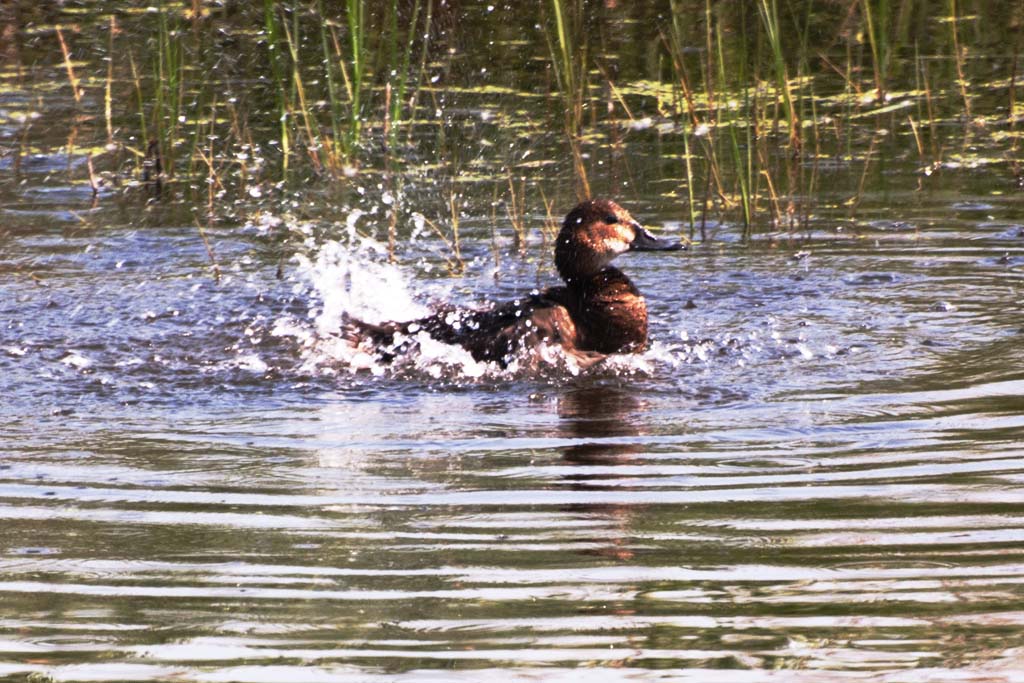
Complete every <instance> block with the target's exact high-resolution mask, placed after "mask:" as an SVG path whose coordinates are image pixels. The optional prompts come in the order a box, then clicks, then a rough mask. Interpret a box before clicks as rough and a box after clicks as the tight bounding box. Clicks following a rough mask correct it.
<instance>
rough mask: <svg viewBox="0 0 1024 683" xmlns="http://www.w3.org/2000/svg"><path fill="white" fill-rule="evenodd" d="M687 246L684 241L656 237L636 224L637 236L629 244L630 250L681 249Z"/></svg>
mask: <svg viewBox="0 0 1024 683" xmlns="http://www.w3.org/2000/svg"><path fill="white" fill-rule="evenodd" d="M685 248H686V247H684V246H683V244H682V242H677V241H676V240H666V239H661V238H659V237H655V236H654V235H652V234H651V233H650V232H648V231H647V229H646V228H642V227H640V226H636V237H634V238H633V241H632V242H630V244H629V250H630V251H679V250H680V249H685Z"/></svg>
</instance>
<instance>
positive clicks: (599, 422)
mask: <svg viewBox="0 0 1024 683" xmlns="http://www.w3.org/2000/svg"><path fill="white" fill-rule="evenodd" d="M645 408H646V404H645V402H644V401H642V400H641V399H640V398H638V397H637V396H636V395H635V394H632V393H630V392H628V391H625V390H623V389H619V388H613V387H606V386H594V387H581V388H578V389H574V390H572V391H570V392H568V393H566V394H565V395H564V396H562V398H561V399H560V400H559V403H558V415H559V417H560V418H561V420H562V431H563V433H564V434H565V436H567V437H570V438H572V439H574V440H577V441H579V443H575V444H573V445H572V446H568V447H567V448H566V449H565V450H564V451H563V454H562V457H563V459H564V460H565V462H566V463H569V464H572V465H578V466H579V467H580V469H581V470H582V471H581V472H579V473H578V474H573V475H571V482H572V483H571V484H570V486H571V488H572V489H574V490H576V491H610V490H614V491H625V490H629V488H630V487H628V486H623V485H622V483H621V481H622V478H623V477H622V475H621V474H617V473H616V472H614V471H613V470H612V471H609V469H608V468H609V466H617V465H628V464H631V463H634V462H636V460H637V456H638V454H640V453H641V452H642V451H643V450H644V447H643V445H641V444H640V443H637V440H636V439H625V440H612V439H615V437H637V436H640V435H641V434H642V430H641V428H640V423H639V421H638V420H637V417H638V416H639V415H642V414H643V412H644V410H645ZM591 439H593V440H591ZM586 468H593V469H594V471H593V472H591V473H587V472H586V471H585V470H586ZM567 509H568V510H570V511H572V512H576V513H581V512H582V513H586V514H587V515H588V516H598V517H601V518H604V519H607V520H608V521H609V522H611V526H610V528H609V529H608V531H609V533H608V535H607V536H606V537H605V538H604V539H602V540H606V541H607V543H608V545H607V546H606V547H602V548H600V549H599V550H597V551H596V553H597V554H599V555H601V556H605V557H610V558H614V559H619V560H628V559H632V557H633V555H634V551H633V550H632V549H631V548H630V547H629V539H630V537H631V534H630V533H629V527H630V524H631V520H632V519H633V516H634V515H635V514H636V512H637V510H636V506H635V505H630V504H624V503H610V504H604V503H581V504H576V505H571V506H569V507H568V508H567Z"/></svg>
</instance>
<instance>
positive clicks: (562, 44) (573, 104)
mask: <svg viewBox="0 0 1024 683" xmlns="http://www.w3.org/2000/svg"><path fill="white" fill-rule="evenodd" d="M551 13H552V16H553V19H554V27H553V28H552V27H551V26H550V21H545V22H544V26H545V31H544V38H545V40H546V41H547V44H548V52H549V53H550V55H551V64H552V66H553V71H554V74H555V83H556V86H557V88H558V91H559V93H560V95H561V99H562V103H563V107H564V111H563V116H562V125H563V126H564V129H565V137H566V141H567V142H568V144H569V150H570V152H571V153H572V159H573V170H574V172H575V178H576V182H577V194H578V195H579V196H580V198H587V197H589V196H590V181H589V179H588V177H587V167H586V164H585V163H584V160H583V149H582V142H581V140H580V133H581V130H582V128H583V108H584V104H585V102H586V100H587V92H588V90H589V84H588V80H587V66H588V64H589V58H588V52H587V44H586V41H585V40H584V36H583V15H584V2H583V0H551ZM552 33H553V34H554V36H553V37H552V35H551V34H552Z"/></svg>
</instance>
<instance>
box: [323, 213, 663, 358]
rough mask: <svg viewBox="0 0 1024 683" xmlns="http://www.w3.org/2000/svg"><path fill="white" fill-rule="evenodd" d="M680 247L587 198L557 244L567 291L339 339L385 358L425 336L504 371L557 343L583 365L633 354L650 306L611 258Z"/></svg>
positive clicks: (447, 311)
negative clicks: (515, 361)
mask: <svg viewBox="0 0 1024 683" xmlns="http://www.w3.org/2000/svg"><path fill="white" fill-rule="evenodd" d="M682 248H683V245H682V244H680V243H679V242H676V241H669V240H664V239H659V238H657V237H655V236H654V235H652V234H651V233H649V232H648V231H647V230H645V229H644V228H643V226H641V225H640V224H639V223H638V222H637V221H636V220H634V218H633V217H632V216H631V215H629V212H628V211H626V210H625V209H623V208H622V207H621V206H619V205H618V204H616V203H615V202H613V201H610V200H607V199H594V200H590V201H585V202H582V203H581V204H579V205H577V206H576V208H574V209H573V210H572V211H570V212H569V215H567V216H566V217H565V222H564V223H563V224H562V230H561V232H559V234H558V241H557V244H556V245H555V266H556V267H557V268H558V274H559V275H561V276H562V279H563V280H564V281H565V285H564V286H560V287H549V288H548V289H545V290H544V291H543V292H541V293H539V294H532V295H529V296H526V297H524V298H523V299H518V300H515V301H511V302H508V303H505V304H499V305H495V306H493V307H491V308H489V309H484V310H465V309H455V308H444V309H442V310H439V311H438V312H436V313H434V314H433V315H430V316H428V317H425V318H420V319H419V320H412V321H409V322H387V323H382V324H371V323H364V322H361V321H357V320H351V319H350V320H349V321H347V322H346V323H345V327H344V329H343V335H344V336H345V337H346V338H348V339H349V340H351V341H353V342H354V343H358V344H359V345H360V346H365V345H366V343H367V342H369V343H370V344H371V345H372V349H373V350H374V351H375V352H376V353H377V355H379V356H380V357H381V358H382V359H384V360H391V359H393V358H394V357H395V356H396V355H398V354H400V353H402V352H404V351H405V350H406V349H407V348H408V347H409V346H411V345H413V344H415V336H416V335H417V334H418V333H420V332H426V333H427V334H429V335H430V336H431V337H433V338H434V339H436V340H438V341H441V342H444V343H446V344H457V345H459V346H462V347H463V348H465V349H466V350H468V351H469V352H470V354H472V356H473V358H475V359H476V360H478V361H490V362H494V363H498V364H499V365H501V366H502V367H505V366H507V365H508V364H509V362H511V361H512V360H513V359H514V358H515V357H516V356H517V355H518V354H521V353H523V352H524V351H529V350H533V349H536V348H538V347H539V346H540V345H542V344H549V345H556V344H557V345H560V346H561V347H562V349H563V350H564V351H565V352H566V354H568V355H569V356H571V357H573V358H575V359H576V361H577V362H578V363H580V364H581V365H583V366H587V365H591V364H593V363H595V362H597V361H599V360H601V359H602V358H604V357H605V356H607V355H608V354H612V353H633V352H636V351H641V350H643V349H644V348H645V347H646V345H647V304H646V302H644V298H643V296H641V294H640V292H639V291H638V290H637V288H636V286H635V285H634V284H633V283H632V282H630V280H629V278H628V277H626V276H625V274H623V272H622V271H621V270H619V269H618V268H615V267H613V266H611V265H609V264H610V263H611V261H612V260H613V259H614V258H615V257H616V256H618V255H619V254H623V253H625V252H627V251H674V250H678V249H682Z"/></svg>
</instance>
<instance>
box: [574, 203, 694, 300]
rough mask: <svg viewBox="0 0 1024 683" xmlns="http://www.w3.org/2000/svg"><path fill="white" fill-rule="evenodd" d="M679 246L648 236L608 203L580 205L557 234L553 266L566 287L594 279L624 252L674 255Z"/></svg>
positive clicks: (635, 222)
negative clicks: (653, 252) (661, 252)
mask: <svg viewBox="0 0 1024 683" xmlns="http://www.w3.org/2000/svg"><path fill="white" fill-rule="evenodd" d="M682 248H683V245H682V244H681V243H679V242H677V241H674V240H665V239H660V238H658V237H655V236H654V235H652V234H651V233H649V232H648V231H647V230H646V229H645V228H644V227H643V226H642V225H640V223H639V222H637V220H636V219H634V218H633V217H632V216H631V215H629V212H628V211H626V210H625V209H623V208H622V207H621V206H619V205H618V204H616V203H615V202H613V201H611V200H608V199H592V200H589V201H585V202H581V203H580V204H578V205H577V206H576V208H574V209H573V210H572V211H570V212H569V215H568V216H566V217H565V222H564V223H563V224H562V231H561V232H559V233H558V242H557V244H556V245H555V266H556V267H557V268H558V274H559V275H561V276H562V279H563V280H565V281H566V282H567V283H569V284H572V282H573V281H574V280H576V279H579V278H586V277H589V276H591V275H595V274H597V273H599V272H600V271H601V270H603V269H604V268H605V267H606V266H607V265H608V264H609V263H611V261H612V259H614V258H615V257H616V256H618V255H619V254H623V253H625V252H627V251H676V250H678V249H682Z"/></svg>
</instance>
